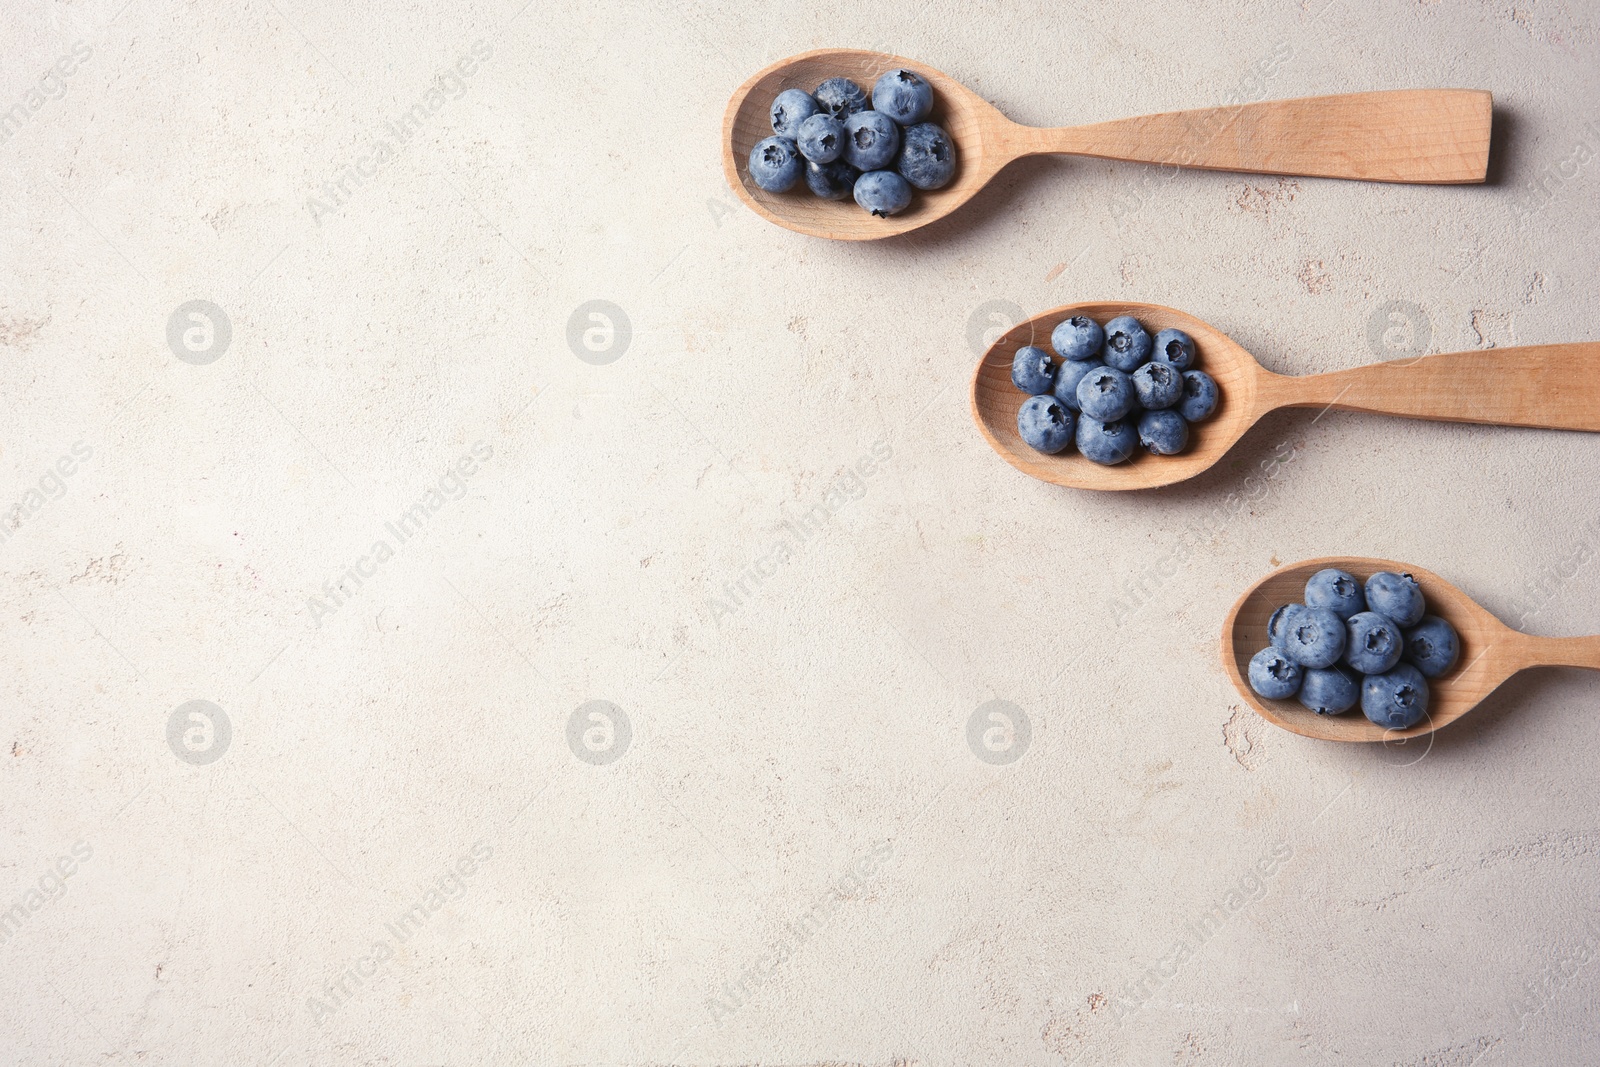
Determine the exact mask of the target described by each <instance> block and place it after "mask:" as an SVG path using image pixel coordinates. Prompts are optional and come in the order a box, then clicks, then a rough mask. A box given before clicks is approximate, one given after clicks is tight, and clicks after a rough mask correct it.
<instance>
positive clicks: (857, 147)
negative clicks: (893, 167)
mask: <svg viewBox="0 0 1600 1067" xmlns="http://www.w3.org/2000/svg"><path fill="white" fill-rule="evenodd" d="M899 151H900V127H898V126H896V125H895V124H894V120H893V119H891V118H889V116H887V115H885V114H883V113H882V112H878V111H857V112H856V113H855V114H854V115H851V116H850V117H849V118H847V119H845V120H844V158H845V160H846V161H848V162H849V164H850V165H851V166H852V167H859V168H861V169H862V170H882V169H883V168H884V167H887V166H888V165H889V164H890V163H893V162H894V157H895V153H897V152H899Z"/></svg>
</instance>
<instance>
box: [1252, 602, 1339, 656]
mask: <svg viewBox="0 0 1600 1067" xmlns="http://www.w3.org/2000/svg"><path fill="white" fill-rule="evenodd" d="M1269 627H1270V623H1269ZM1344 644H1345V625H1344V620H1343V619H1341V618H1339V616H1337V615H1335V614H1334V613H1333V612H1331V611H1329V610H1328V609H1327V608H1306V607H1303V608H1301V609H1300V610H1299V611H1297V612H1295V613H1294V614H1293V615H1291V616H1290V617H1289V619H1288V622H1287V625H1286V627H1285V633H1284V641H1283V643H1282V644H1281V645H1279V646H1278V647H1280V648H1282V649H1283V653H1284V655H1286V656H1288V657H1289V658H1290V659H1292V660H1294V661H1295V662H1296V663H1298V664H1300V666H1302V667H1331V666H1333V665H1334V664H1335V663H1337V662H1339V657H1340V656H1341V655H1343V654H1344Z"/></svg>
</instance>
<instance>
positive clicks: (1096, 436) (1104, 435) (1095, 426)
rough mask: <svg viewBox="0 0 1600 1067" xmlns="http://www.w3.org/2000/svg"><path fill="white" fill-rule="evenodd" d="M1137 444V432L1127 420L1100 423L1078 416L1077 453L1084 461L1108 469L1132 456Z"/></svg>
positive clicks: (1084, 416) (1096, 420)
mask: <svg viewBox="0 0 1600 1067" xmlns="http://www.w3.org/2000/svg"><path fill="white" fill-rule="evenodd" d="M1138 444H1139V434H1138V431H1137V430H1135V429H1134V426H1133V423H1132V422H1130V421H1129V420H1127V419H1117V420H1115V421H1113V422H1101V421H1100V420H1099V419H1096V418H1091V417H1090V416H1088V415H1079V416H1078V451H1079V452H1082V453H1083V455H1084V458H1085V459H1090V460H1093V461H1094V462H1096V463H1100V464H1104V465H1105V466H1107V467H1109V466H1112V465H1114V464H1117V463H1121V462H1122V461H1123V460H1125V459H1127V458H1128V457H1129V456H1131V455H1133V450H1134V448H1135V447H1137V446H1138Z"/></svg>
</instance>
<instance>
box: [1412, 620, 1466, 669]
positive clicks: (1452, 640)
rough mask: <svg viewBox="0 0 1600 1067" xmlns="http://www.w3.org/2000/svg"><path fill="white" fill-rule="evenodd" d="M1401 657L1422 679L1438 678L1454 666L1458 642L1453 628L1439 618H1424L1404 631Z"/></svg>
mask: <svg viewBox="0 0 1600 1067" xmlns="http://www.w3.org/2000/svg"><path fill="white" fill-rule="evenodd" d="M1402 655H1403V656H1404V657H1405V660H1406V662H1407V663H1410V664H1412V665H1414V666H1415V667H1416V668H1417V670H1419V671H1421V672H1422V676H1423V677H1424V678H1437V677H1439V676H1440V675H1441V674H1444V673H1445V672H1446V671H1448V670H1449V669H1450V668H1451V667H1454V666H1455V665H1456V660H1457V659H1458V658H1459V657H1460V655H1461V639H1460V638H1459V637H1457V636H1456V629H1455V627H1454V626H1451V625H1450V624H1449V623H1447V622H1445V621H1444V620H1443V619H1441V618H1439V616H1437V615H1424V616H1423V617H1422V621H1421V622H1419V623H1417V624H1416V625H1415V626H1413V627H1412V628H1411V629H1409V630H1407V631H1406V632H1405V651H1404V652H1403V653H1402Z"/></svg>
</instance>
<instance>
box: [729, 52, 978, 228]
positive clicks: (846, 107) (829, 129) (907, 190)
mask: <svg viewBox="0 0 1600 1067" xmlns="http://www.w3.org/2000/svg"><path fill="white" fill-rule="evenodd" d="M932 111H933V86H931V85H929V84H928V80H927V79H926V78H924V77H922V75H920V74H918V73H916V72H915V71H910V70H891V71H890V72H889V73H887V74H885V75H884V76H883V77H881V78H879V79H878V80H877V82H876V83H875V84H874V85H873V87H872V99H871V100H870V101H869V100H868V99H867V94H866V93H865V92H864V91H862V88H861V86H859V85H857V84H856V83H855V82H853V81H851V80H850V79H849V78H829V79H828V80H827V81H825V82H823V83H822V84H821V85H819V86H817V91H816V92H814V93H808V92H805V91H803V90H800V89H785V90H784V91H783V92H781V93H779V94H778V98H777V99H776V100H774V101H773V102H772V131H773V133H774V134H776V136H774V137H768V138H766V139H765V140H763V141H761V142H760V143H758V144H757V145H756V146H755V147H754V148H752V149H751V150H750V177H751V179H752V180H754V181H755V183H756V184H757V185H758V186H760V187H761V188H763V189H765V190H766V191H767V192H769V193H785V192H788V191H789V190H790V189H792V188H794V187H795V185H796V184H798V183H799V181H800V179H801V178H802V177H804V178H805V182H806V186H807V187H808V188H809V189H810V190H811V191H812V192H813V193H816V194H817V195H818V196H820V197H822V198H823V199H824V200H843V199H844V198H845V197H847V196H851V195H852V194H853V195H854V196H855V200H856V203H857V204H860V205H861V206H862V207H863V208H865V209H866V210H867V211H870V212H872V214H874V215H876V216H878V217H879V218H887V217H888V216H890V215H894V214H898V213H899V212H902V211H904V210H905V209H906V208H908V207H910V206H911V189H912V187H913V186H915V187H916V188H918V189H940V188H943V187H944V186H945V185H947V184H949V182H950V179H951V178H952V177H954V176H955V173H956V148H955V145H954V144H953V143H951V141H950V135H949V134H948V133H946V132H945V131H944V127H942V126H940V125H938V124H937V123H933V122H927V121H924V120H926V119H927V117H928V115H929V113H931V112H932Z"/></svg>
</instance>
